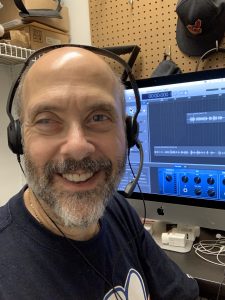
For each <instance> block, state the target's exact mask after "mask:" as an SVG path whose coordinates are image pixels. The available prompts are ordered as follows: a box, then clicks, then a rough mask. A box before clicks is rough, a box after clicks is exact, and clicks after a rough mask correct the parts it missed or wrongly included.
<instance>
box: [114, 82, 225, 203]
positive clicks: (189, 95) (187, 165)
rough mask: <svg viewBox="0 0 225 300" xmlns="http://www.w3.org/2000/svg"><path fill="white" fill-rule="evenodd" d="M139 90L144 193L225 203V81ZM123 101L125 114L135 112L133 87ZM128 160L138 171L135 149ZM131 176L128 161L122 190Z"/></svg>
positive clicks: (136, 151) (141, 185)
mask: <svg viewBox="0 0 225 300" xmlns="http://www.w3.org/2000/svg"><path fill="white" fill-rule="evenodd" d="M139 92H140V97H141V112H140V114H139V116H138V122H139V128H140V131H139V139H140V141H141V143H142V145H143V150H144V166H143V169H142V174H141V177H140V179H139V185H140V187H141V190H142V192H143V193H147V194H149V193H150V194H161V195H163V194H164V195H174V196H182V197H192V198H205V199H210V200H221V201H225V79H224V78H220V79H211V80H200V81H193V82H183V83H175V84H168V85H160V86H149V87H148V86H146V87H141V88H139ZM125 99H126V111H127V114H128V115H133V114H134V112H135V110H136V106H135V98H134V93H133V90H132V89H127V90H125ZM130 161H131V162H132V167H133V170H134V173H135V172H137V169H138V164H139V152H138V149H137V148H135V147H134V148H132V149H131V153H130ZM132 179H133V175H132V173H131V170H130V168H129V166H128V164H127V166H126V171H125V175H124V177H123V179H122V181H121V184H120V186H119V190H122V191H123V190H124V188H125V186H126V185H127V184H128V182H129V181H130V180H132ZM135 192H139V189H138V187H136V188H135Z"/></svg>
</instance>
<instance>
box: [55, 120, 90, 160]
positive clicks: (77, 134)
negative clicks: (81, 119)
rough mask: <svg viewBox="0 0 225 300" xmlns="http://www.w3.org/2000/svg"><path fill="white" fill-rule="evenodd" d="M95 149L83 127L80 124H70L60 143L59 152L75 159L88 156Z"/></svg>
mask: <svg viewBox="0 0 225 300" xmlns="http://www.w3.org/2000/svg"><path fill="white" fill-rule="evenodd" d="M94 151H95V146H94V144H93V142H91V141H90V138H88V136H87V134H86V132H85V130H84V129H82V128H81V127H80V126H72V127H71V128H70V129H69V130H68V132H67V134H66V137H65V140H64V142H63V144H62V145H61V151H60V152H61V154H62V155H63V156H64V157H65V158H66V157H71V158H74V159H76V160H81V159H83V158H85V157H88V156H90V155H91V154H92V153H94Z"/></svg>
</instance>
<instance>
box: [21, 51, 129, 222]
mask: <svg viewBox="0 0 225 300" xmlns="http://www.w3.org/2000/svg"><path fill="white" fill-rule="evenodd" d="M22 98H23V102H22V133H23V146H24V159H25V169H26V174H27V180H28V185H29V186H30V187H31V188H32V190H33V191H34V193H35V195H36V196H37V197H38V198H39V199H40V200H43V201H44V202H45V203H47V204H48V206H49V207H50V208H51V209H52V210H53V211H54V213H55V214H56V215H57V216H58V217H59V218H60V219H62V220H63V222H64V224H66V225H67V226H88V225H89V224H92V223H93V222H97V220H98V219H99V217H101V215H102V214H103V211H104V207H105V204H106V202H107V199H108V198H109V197H110V196H111V195H112V193H113V192H114V190H115V189H116V187H117V185H118V182H119V180H120V178H121V176H122V174H123V170H124V165H125V160H126V136H125V124H124V116H123V112H122V109H123V108H122V106H123V105H122V101H121V88H120V86H119V83H118V81H117V79H116V78H115V75H114V74H113V73H112V71H111V70H110V68H109V67H108V65H107V64H106V63H105V62H104V61H103V60H102V59H100V58H99V57H98V56H96V55H95V54H93V53H91V52H88V51H86V50H83V49H72V48H64V49H57V50H54V51H51V52H50V53H47V54H46V55H44V56H43V57H42V58H40V59H39V60H38V61H37V62H36V63H35V64H34V65H33V66H32V68H31V69H30V70H29V71H28V74H27V75H26V78H25V81H24V87H23V90H22Z"/></svg>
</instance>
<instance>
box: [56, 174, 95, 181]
mask: <svg viewBox="0 0 225 300" xmlns="http://www.w3.org/2000/svg"><path fill="white" fill-rule="evenodd" d="M92 176H93V173H92V172H87V173H83V174H62V177H63V178H65V179H67V180H69V181H73V182H76V183H77V182H83V181H86V180H88V179H89V178H91V177H92Z"/></svg>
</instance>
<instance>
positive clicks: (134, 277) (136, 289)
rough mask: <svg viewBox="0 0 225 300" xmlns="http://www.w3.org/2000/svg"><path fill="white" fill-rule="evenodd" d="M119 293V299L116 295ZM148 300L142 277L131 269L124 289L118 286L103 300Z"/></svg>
mask: <svg viewBox="0 0 225 300" xmlns="http://www.w3.org/2000/svg"><path fill="white" fill-rule="evenodd" d="M115 292H116V293H117V297H116V295H115ZM117 299H120V300H147V299H148V298H147V295H146V291H145V286H144V282H143V279H142V277H141V275H140V274H139V273H138V272H137V271H136V270H135V269H130V270H129V272H128V275H127V279H126V282H125V285H124V287H122V286H116V287H115V288H114V289H112V290H110V291H109V292H108V293H107V294H106V295H105V297H104V299H103V300H117Z"/></svg>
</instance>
